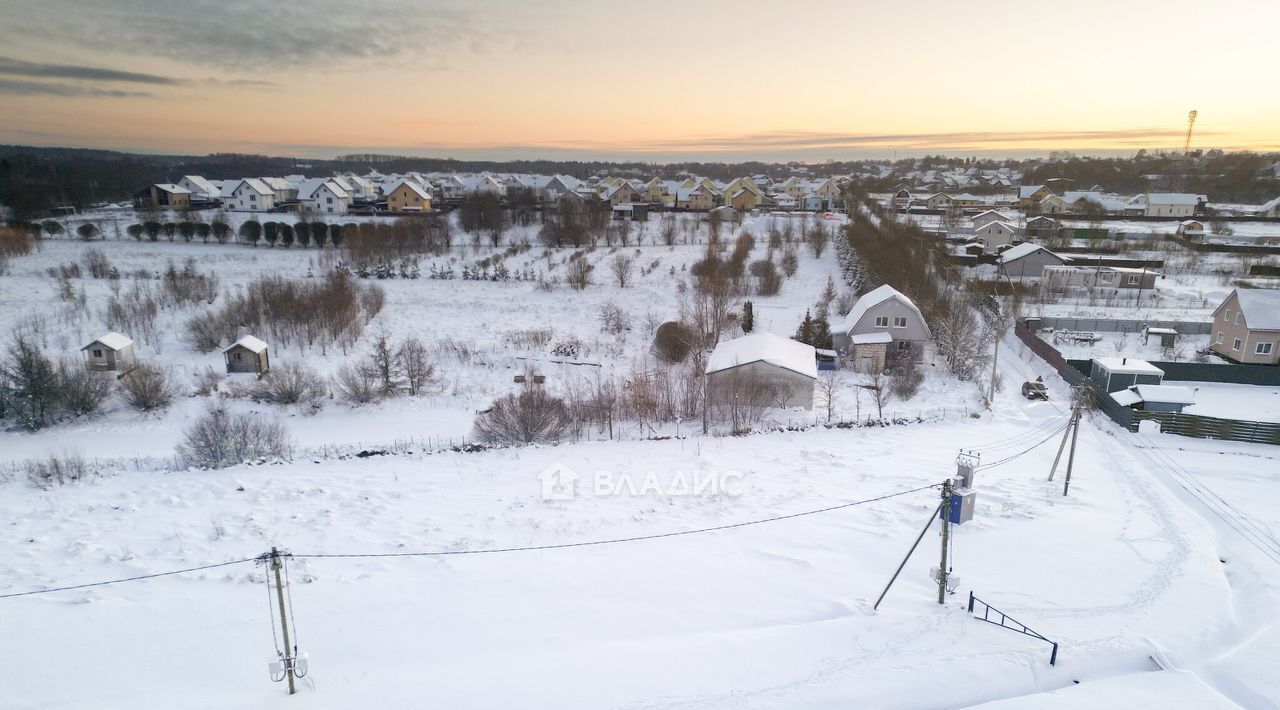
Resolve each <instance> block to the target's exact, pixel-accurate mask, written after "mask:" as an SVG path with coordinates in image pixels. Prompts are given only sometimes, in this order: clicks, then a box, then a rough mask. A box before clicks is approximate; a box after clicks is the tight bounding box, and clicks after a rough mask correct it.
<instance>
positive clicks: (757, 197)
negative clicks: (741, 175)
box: [724, 185, 764, 212]
mask: <svg viewBox="0 0 1280 710" xmlns="http://www.w3.org/2000/svg"><path fill="white" fill-rule="evenodd" d="M724 194H725V195H726V196H727V197H728V199H727V200H726V201H725V204H727V205H729V206H730V207H732V208H734V209H735V210H738V211H739V212H750V211H751V210H754V209H756V208H757V207H759V206H760V203H762V202H764V195H761V194H760V193H759V192H756V191H754V190H752V189H750V188H748V187H747V186H746V185H742V186H740V187H738V188H737V189H734V190H729V189H726V190H725V191H724Z"/></svg>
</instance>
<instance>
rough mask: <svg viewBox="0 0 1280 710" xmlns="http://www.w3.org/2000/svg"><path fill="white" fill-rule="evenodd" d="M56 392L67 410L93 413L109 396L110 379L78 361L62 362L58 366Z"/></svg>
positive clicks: (76, 412)
mask: <svg viewBox="0 0 1280 710" xmlns="http://www.w3.org/2000/svg"><path fill="white" fill-rule="evenodd" d="M58 393H59V394H60V395H61V398H62V406H63V408H65V409H66V410H67V411H68V412H71V413H72V414H77V415H85V414H93V413H94V412H96V411H98V410H99V409H100V408H101V407H102V403H103V402H105V401H106V400H107V397H108V396H110V394H111V380H110V378H109V376H103V375H100V374H98V373H96V372H93V371H91V370H89V369H88V368H86V367H85V366H84V365H82V364H80V363H78V362H63V363H62V365H61V366H60V367H59V368H58Z"/></svg>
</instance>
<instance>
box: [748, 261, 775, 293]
mask: <svg viewBox="0 0 1280 710" xmlns="http://www.w3.org/2000/svg"><path fill="white" fill-rule="evenodd" d="M751 275H752V276H754V277H755V279H756V293H758V294H760V295H761V296H776V295H778V291H780V290H781V289H782V277H781V276H780V275H779V274H778V269H777V267H775V266H774V265H773V262H772V261H769V260H768V259H761V260H759V261H753V262H751Z"/></svg>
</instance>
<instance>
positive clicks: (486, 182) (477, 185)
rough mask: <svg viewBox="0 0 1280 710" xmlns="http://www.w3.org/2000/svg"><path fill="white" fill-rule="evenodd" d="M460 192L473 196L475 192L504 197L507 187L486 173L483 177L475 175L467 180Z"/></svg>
mask: <svg viewBox="0 0 1280 710" xmlns="http://www.w3.org/2000/svg"><path fill="white" fill-rule="evenodd" d="M462 192H463V193H464V194H467V195H471V194H475V193H477V192H492V193H494V194H496V195H506V194H507V187H506V186H505V185H503V184H502V183H500V182H498V180H497V179H495V178H494V177H493V176H492V175H489V174H487V173H486V174H484V175H476V176H475V177H473V178H471V179H470V180H468V181H467V184H466V186H465V187H463V188H462Z"/></svg>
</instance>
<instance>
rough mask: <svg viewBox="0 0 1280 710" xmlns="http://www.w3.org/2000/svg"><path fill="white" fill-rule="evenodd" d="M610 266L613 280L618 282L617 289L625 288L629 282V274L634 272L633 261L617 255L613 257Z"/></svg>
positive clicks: (622, 255) (624, 255)
mask: <svg viewBox="0 0 1280 710" xmlns="http://www.w3.org/2000/svg"><path fill="white" fill-rule="evenodd" d="M610 266H611V267H612V268H613V278H614V279H616V280H617V281H618V288H626V287H627V284H628V283H630V282H631V274H632V273H633V272H634V271H635V259H632V258H631V257H629V256H627V255H626V254H619V255H617V256H615V257H613V262H612V263H611V264H610Z"/></svg>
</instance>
